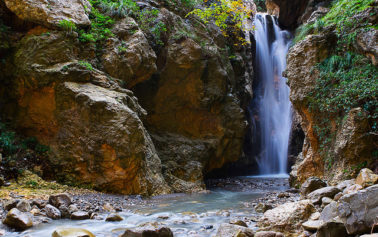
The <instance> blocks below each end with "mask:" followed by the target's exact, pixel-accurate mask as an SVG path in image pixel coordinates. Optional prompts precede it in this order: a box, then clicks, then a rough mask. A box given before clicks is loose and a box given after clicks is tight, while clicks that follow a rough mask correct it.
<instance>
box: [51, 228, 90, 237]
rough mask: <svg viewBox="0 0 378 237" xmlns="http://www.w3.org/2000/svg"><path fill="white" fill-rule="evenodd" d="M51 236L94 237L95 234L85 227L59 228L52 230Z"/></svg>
mask: <svg viewBox="0 0 378 237" xmlns="http://www.w3.org/2000/svg"><path fill="white" fill-rule="evenodd" d="M52 237H95V235H94V234H92V233H91V232H89V231H88V230H86V229H80V228H59V229H57V230H55V231H54V232H53V234H52Z"/></svg>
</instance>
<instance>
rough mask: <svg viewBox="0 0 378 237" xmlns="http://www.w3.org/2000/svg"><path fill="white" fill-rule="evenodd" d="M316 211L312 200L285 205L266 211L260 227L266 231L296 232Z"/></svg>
mask: <svg viewBox="0 0 378 237" xmlns="http://www.w3.org/2000/svg"><path fill="white" fill-rule="evenodd" d="M315 211H316V210H315V207H314V206H313V205H312V203H311V202H310V200H302V201H298V202H289V203H285V204H283V205H280V206H278V207H276V208H274V209H272V210H268V211H266V212H265V213H264V216H263V217H262V218H261V220H260V222H259V223H258V226H259V227H263V228H264V227H265V228H266V230H274V231H282V232H284V231H287V230H292V231H295V230H298V229H299V228H300V226H301V221H305V220H308V219H309V217H310V216H311V215H312V214H313V213H314V212H315Z"/></svg>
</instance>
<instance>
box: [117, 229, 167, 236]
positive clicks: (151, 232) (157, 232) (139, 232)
mask: <svg viewBox="0 0 378 237" xmlns="http://www.w3.org/2000/svg"><path fill="white" fill-rule="evenodd" d="M119 237H173V233H172V231H171V229H169V228H168V227H162V228H159V229H135V230H126V231H125V233H123V234H122V235H120V236H119Z"/></svg>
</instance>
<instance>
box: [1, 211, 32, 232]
mask: <svg viewBox="0 0 378 237" xmlns="http://www.w3.org/2000/svg"><path fill="white" fill-rule="evenodd" d="M3 223H4V224H5V225H7V226H9V227H12V228H15V229H16V230H26V229H28V228H31V227H32V226H33V221H32V218H31V215H30V214H29V213H25V212H21V211H19V210H18V209H17V208H13V209H12V210H10V211H9V212H8V214H7V215H6V217H5V219H4V221H3Z"/></svg>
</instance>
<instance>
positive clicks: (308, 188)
mask: <svg viewBox="0 0 378 237" xmlns="http://www.w3.org/2000/svg"><path fill="white" fill-rule="evenodd" d="M323 187H327V183H326V182H325V181H323V180H321V179H319V178H318V177H310V178H308V179H307V180H306V181H305V182H304V183H303V184H302V186H301V189H300V192H301V194H302V195H303V196H306V195H307V194H309V193H311V192H313V191H315V190H317V189H320V188H323Z"/></svg>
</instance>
